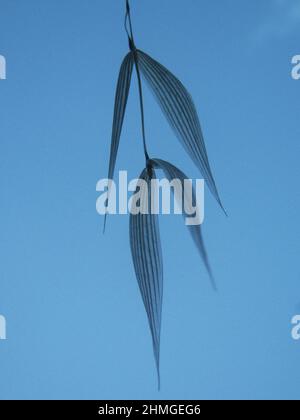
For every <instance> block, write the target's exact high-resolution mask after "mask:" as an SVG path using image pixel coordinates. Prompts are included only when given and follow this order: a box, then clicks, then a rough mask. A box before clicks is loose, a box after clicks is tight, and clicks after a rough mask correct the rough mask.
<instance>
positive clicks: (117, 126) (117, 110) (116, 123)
mask: <svg viewBox="0 0 300 420" xmlns="http://www.w3.org/2000/svg"><path fill="white" fill-rule="evenodd" d="M133 64H134V57H133V54H132V53H131V52H130V53H128V54H127V55H126V57H125V58H124V60H123V62H122V65H121V68H120V73H119V79H118V84H117V89H116V96H115V106H114V119H113V127H112V136H111V148H110V159H109V169H108V179H109V180H111V179H113V177H114V171H115V166H116V160H117V154H118V149H119V144H120V137H121V132H122V127H123V122H124V116H125V111H126V106H127V101H128V94H129V89H130V83H131V76H132V70H133ZM105 222H106V216H105ZM105 222H104V229H105Z"/></svg>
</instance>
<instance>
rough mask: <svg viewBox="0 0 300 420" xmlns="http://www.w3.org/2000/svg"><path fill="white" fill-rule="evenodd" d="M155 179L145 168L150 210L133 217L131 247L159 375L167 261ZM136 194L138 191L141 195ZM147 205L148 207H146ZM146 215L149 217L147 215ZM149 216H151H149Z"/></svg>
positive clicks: (144, 192)
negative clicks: (153, 209)
mask: <svg viewBox="0 0 300 420" xmlns="http://www.w3.org/2000/svg"><path fill="white" fill-rule="evenodd" d="M151 179H155V172H154V170H153V169H150V168H147V169H145V170H144V171H143V172H142V174H141V176H140V180H141V181H145V182H144V183H142V184H140V185H138V188H137V191H139V194H140V206H141V207H142V208H143V209H145V208H146V207H147V206H148V207H147V209H148V210H149V211H147V212H145V211H143V212H140V213H138V214H132V212H131V215H130V245H131V252H132V258H133V263H134V268H135V273H136V277H137V280H138V284H139V288H140V291H141V295H142V298H143V302H144V305H145V309H146V312H147V316H148V321H149V326H150V330H151V335H152V342H153V350H154V356H155V361H156V367H157V372H158V381H159V383H160V373H159V354H160V331H161V312H162V297H163V262H162V252H161V243H160V235H159V227H158V216H157V215H154V214H151V211H150V209H151V205H152V204H151V200H152V197H151ZM137 191H136V192H137ZM145 206H146V207H145ZM144 213H145V214H144ZM146 213H147V214H146Z"/></svg>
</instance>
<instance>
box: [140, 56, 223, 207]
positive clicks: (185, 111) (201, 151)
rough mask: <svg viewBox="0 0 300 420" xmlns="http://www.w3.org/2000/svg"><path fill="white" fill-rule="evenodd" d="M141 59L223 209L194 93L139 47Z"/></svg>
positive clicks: (177, 131)
mask: <svg viewBox="0 0 300 420" xmlns="http://www.w3.org/2000/svg"><path fill="white" fill-rule="evenodd" d="M138 58H139V63H140V68H141V71H142V73H143V75H144V77H145V79H146V81H147V82H148V85H149V86H150V88H151V90H152V92H153V93H154V96H155V97H156V99H157V100H158V103H159V105H160V107H161V108H162V111H163V112H164V114H165V116H166V118H167V120H168V122H169V124H170V125H171V127H172V129H173V130H174V131H175V134H176V136H177V137H178V139H179V140H180V142H181V143H182V144H183V146H184V148H185V150H186V151H187V153H188V154H189V155H190V157H191V159H192V160H193V161H194V163H195V165H196V166H197V168H198V169H199V170H200V172H201V174H202V176H203V177H204V179H205V181H206V182H207V185H208V187H209V189H210V190H211V192H212V194H213V196H214V197H215V198H216V200H217V202H218V203H219V204H220V206H221V207H222V209H223V210H224V208H223V206H222V203H221V200H220V197H219V194H218V191H217V187H216V184H215V181H214V178H213V175H212V171H211V168H210V164H209V160H208V156H207V151H206V146H205V143H204V138H203V134H202V129H201V125H200V121H199V118H198V115H197V111H196V108H195V105H194V102H193V99H192V97H191V95H190V94H189V92H188V91H187V90H186V88H185V87H184V86H183V84H182V83H181V82H180V81H179V80H178V79H177V78H176V77H175V76H174V75H173V74H172V73H171V72H170V71H169V70H168V69H166V68H165V67H164V66H162V65H161V64H160V63H158V62H157V61H155V60H153V59H152V58H151V57H150V56H149V55H147V54H145V53H144V52H142V51H140V50H139V51H138ZM224 212H225V210H224Z"/></svg>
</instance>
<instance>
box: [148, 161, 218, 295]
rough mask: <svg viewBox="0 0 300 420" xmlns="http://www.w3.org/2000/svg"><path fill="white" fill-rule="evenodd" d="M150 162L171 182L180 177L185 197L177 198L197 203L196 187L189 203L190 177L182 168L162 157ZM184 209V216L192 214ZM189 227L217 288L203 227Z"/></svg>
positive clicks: (212, 281) (181, 200) (187, 202)
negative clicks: (186, 183)
mask: <svg viewBox="0 0 300 420" xmlns="http://www.w3.org/2000/svg"><path fill="white" fill-rule="evenodd" d="M150 164H151V165H152V166H153V167H154V168H157V169H161V170H162V171H163V172H164V174H165V176H166V178H167V179H168V180H169V182H171V181H172V180H174V179H178V180H179V181H180V183H181V186H182V189H181V191H182V195H183V197H180V196H176V195H175V197H176V199H177V200H179V202H180V203H183V202H185V203H186V204H190V206H189V207H191V206H192V205H194V204H196V196H195V191H194V188H193V190H192V203H189V201H190V199H191V197H189V196H188V194H187V191H186V190H185V188H184V187H185V184H184V181H185V180H188V177H187V176H186V175H185V174H184V173H183V172H182V171H181V170H180V169H178V168H176V166H174V165H172V164H171V163H169V162H166V161H164V160H161V159H151V161H150ZM175 193H176V194H181V192H178V191H176V189H175ZM182 210H183V215H184V217H187V216H191V215H190V214H187V212H186V208H185V206H183V209H182ZM187 227H188V229H189V231H190V233H191V236H192V238H193V241H194V243H195V245H196V247H197V249H198V251H199V253H200V256H201V258H202V259H203V261H204V264H205V267H206V269H207V271H208V273H209V276H210V279H211V283H212V286H213V288H214V289H215V290H216V284H215V281H214V278H213V274H212V270H211V267H210V264H209V260H208V256H207V252H206V249H205V245H204V241H203V237H202V232H201V227H200V225H193V226H187Z"/></svg>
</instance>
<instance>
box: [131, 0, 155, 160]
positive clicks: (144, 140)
mask: <svg viewBox="0 0 300 420" xmlns="http://www.w3.org/2000/svg"><path fill="white" fill-rule="evenodd" d="M128 23H129V28H128ZM125 30H126V32H127V36H128V40H129V47H130V49H131V51H132V52H133V54H134V64H135V70H136V75H137V80H138V88H139V97H140V110H141V123H142V136H143V147H144V154H145V159H146V162H148V160H149V154H148V150H147V143H146V129H145V112H144V98H143V86H142V78H141V73H140V68H139V62H138V54H137V49H136V46H135V42H134V36H133V28H132V21H131V14H130V5H129V0H126V15H125Z"/></svg>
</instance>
